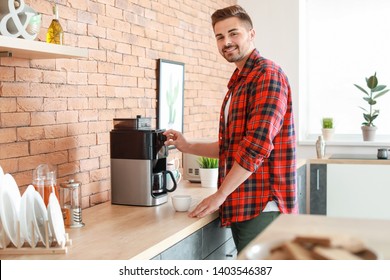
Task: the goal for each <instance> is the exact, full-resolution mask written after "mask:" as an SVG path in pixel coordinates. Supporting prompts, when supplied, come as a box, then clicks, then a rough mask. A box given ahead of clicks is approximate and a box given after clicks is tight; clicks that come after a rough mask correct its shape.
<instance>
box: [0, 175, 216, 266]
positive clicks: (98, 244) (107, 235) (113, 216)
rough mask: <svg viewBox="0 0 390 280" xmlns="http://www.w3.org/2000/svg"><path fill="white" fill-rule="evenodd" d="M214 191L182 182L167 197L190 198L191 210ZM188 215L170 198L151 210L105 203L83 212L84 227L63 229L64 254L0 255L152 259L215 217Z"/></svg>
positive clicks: (15, 256)
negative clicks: (66, 242) (66, 243)
mask: <svg viewBox="0 0 390 280" xmlns="http://www.w3.org/2000/svg"><path fill="white" fill-rule="evenodd" d="M214 192H215V189H214V188H203V187H201V186H200V184H193V183H189V182H187V181H184V182H182V183H180V184H179V186H178V188H177V190H176V191H175V192H173V193H172V194H170V195H176V194H190V195H192V203H191V208H190V210H191V209H193V208H194V207H195V206H196V205H197V204H198V203H199V202H200V201H201V200H202V199H203V198H205V197H207V196H208V195H210V194H212V193H214ZM187 214H188V212H176V211H175V210H174V209H173V207H172V202H171V199H170V198H168V202H167V203H165V204H162V205H159V206H154V207H136V206H124V205H112V204H111V203H110V202H107V203H103V204H100V205H97V206H94V207H91V208H88V209H85V210H83V211H82V217H83V222H84V223H85V227H83V228H77V229H68V228H67V229H66V232H67V233H68V234H69V238H70V239H71V240H72V245H70V246H69V248H68V252H67V253H66V254H48V255H42V254H41V255H34V254H32V255H27V254H26V255H0V259H3V260H15V259H40V260H43V259H48V260H82V259H88V260H98V259H104V260H127V259H151V258H153V257H154V256H156V255H158V254H159V253H161V252H162V251H164V250H166V249H168V248H169V247H171V246H172V245H174V244H175V243H177V242H178V241H180V240H182V239H184V238H186V237H187V236H189V235H191V234H192V233H194V232H195V231H197V230H198V229H200V228H202V227H204V226H205V225H207V224H208V223H210V222H212V221H213V220H215V219H217V218H218V213H217V212H215V213H213V214H211V215H208V216H206V217H204V218H197V219H195V218H188V217H187Z"/></svg>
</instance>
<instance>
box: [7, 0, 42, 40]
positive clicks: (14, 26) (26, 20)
mask: <svg viewBox="0 0 390 280" xmlns="http://www.w3.org/2000/svg"><path fill="white" fill-rule="evenodd" d="M35 16H37V12H36V11H34V10H33V9H32V8H31V7H30V6H28V5H26V4H25V3H24V0H16V1H15V0H8V3H7V2H6V1H4V0H2V1H1V2H0V34H1V35H4V36H10V37H20V38H24V39H28V40H34V39H35V38H36V37H37V35H38V32H35V33H34V34H31V33H29V32H28V26H29V24H30V22H31V20H32V18H33V17H35Z"/></svg>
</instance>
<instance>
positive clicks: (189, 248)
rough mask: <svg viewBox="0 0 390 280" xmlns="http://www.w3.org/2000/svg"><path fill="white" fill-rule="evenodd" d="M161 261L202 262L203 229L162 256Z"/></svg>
mask: <svg viewBox="0 0 390 280" xmlns="http://www.w3.org/2000/svg"><path fill="white" fill-rule="evenodd" d="M160 256H161V257H160V259H161V260H200V259H201V258H202V229H200V230H198V231H196V232H194V233H193V234H191V235H190V236H188V237H186V238H184V239H183V240H181V241H179V242H178V243H176V244H175V245H173V246H172V247H170V248H169V249H167V250H165V251H164V252H162V253H161V254H160Z"/></svg>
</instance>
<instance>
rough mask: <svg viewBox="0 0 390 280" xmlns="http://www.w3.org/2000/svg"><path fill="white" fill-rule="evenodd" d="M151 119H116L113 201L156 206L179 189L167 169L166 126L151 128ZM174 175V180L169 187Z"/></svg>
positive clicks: (112, 138) (112, 136) (112, 148)
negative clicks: (169, 179)
mask: <svg viewBox="0 0 390 280" xmlns="http://www.w3.org/2000/svg"><path fill="white" fill-rule="evenodd" d="M147 120H148V119H145V118H141V117H137V119H114V129H113V130H112V131H111V132H110V154H111V203H112V204H123V205H137V206H155V205H159V204H162V203H165V202H167V201H168V192H172V191H174V190H175V189H176V180H175V176H174V175H173V173H172V172H171V171H169V170H167V157H168V148H167V147H166V146H165V145H164V142H165V140H166V137H165V136H164V135H163V132H164V131H165V130H163V129H151V128H150V122H149V123H148V122H147ZM167 176H170V177H171V179H172V182H173V186H172V188H171V189H168V188H167V184H168V180H167Z"/></svg>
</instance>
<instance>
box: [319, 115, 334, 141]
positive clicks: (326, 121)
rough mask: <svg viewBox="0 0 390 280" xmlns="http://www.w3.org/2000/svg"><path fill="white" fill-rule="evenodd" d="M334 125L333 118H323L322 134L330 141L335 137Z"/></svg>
mask: <svg viewBox="0 0 390 280" xmlns="http://www.w3.org/2000/svg"><path fill="white" fill-rule="evenodd" d="M333 134H334V127H333V118H328V117H327V118H322V136H323V137H324V140H325V141H330V140H332V138H333Z"/></svg>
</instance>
